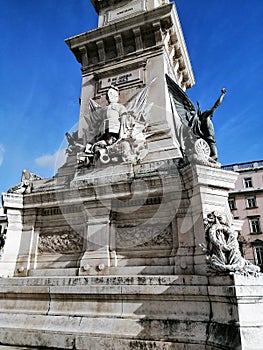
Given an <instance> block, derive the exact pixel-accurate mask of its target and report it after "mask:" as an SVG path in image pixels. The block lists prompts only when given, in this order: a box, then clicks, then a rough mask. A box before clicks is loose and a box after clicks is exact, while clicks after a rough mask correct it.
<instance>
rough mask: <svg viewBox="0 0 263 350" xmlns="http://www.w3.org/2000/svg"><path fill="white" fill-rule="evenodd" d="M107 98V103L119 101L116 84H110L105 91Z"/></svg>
mask: <svg viewBox="0 0 263 350" xmlns="http://www.w3.org/2000/svg"><path fill="white" fill-rule="evenodd" d="M107 100H108V102H109V103H116V102H118V101H119V89H118V88H117V87H116V86H111V87H110V88H109V90H108V91H107Z"/></svg>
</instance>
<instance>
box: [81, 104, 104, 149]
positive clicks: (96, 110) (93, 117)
mask: <svg viewBox="0 0 263 350" xmlns="http://www.w3.org/2000/svg"><path fill="white" fill-rule="evenodd" d="M88 110H89V114H88V116H84V120H85V122H86V124H87V128H85V129H83V131H84V134H85V136H86V140H85V141H86V142H91V143H93V142H94V141H95V138H96V136H98V134H99V130H100V126H101V124H102V121H103V120H104V117H105V111H106V110H105V107H102V106H100V105H99V104H98V103H97V102H95V101H94V100H92V99H90V100H89V109H88Z"/></svg>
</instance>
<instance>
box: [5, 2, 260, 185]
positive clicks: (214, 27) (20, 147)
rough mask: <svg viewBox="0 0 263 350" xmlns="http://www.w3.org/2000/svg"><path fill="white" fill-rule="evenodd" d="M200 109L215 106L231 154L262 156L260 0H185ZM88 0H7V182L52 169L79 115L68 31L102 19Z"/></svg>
mask: <svg viewBox="0 0 263 350" xmlns="http://www.w3.org/2000/svg"><path fill="white" fill-rule="evenodd" d="M176 4H177V10H178V12H179V16H180V20H181V24H182V28H183V32H184V35H185V40H186V43H187V47H188V51H189V55H190V59H191V62H192V66H193V70H194V74H195V79H196V85H195V86H194V87H193V88H192V89H191V90H188V91H187V94H188V95H189V97H190V98H191V99H192V101H193V102H195V101H196V100H199V101H200V103H201V107H202V109H206V108H209V107H211V106H212V104H213V103H214V102H215V100H216V99H217V97H218V95H219V93H220V90H221V88H222V87H226V89H227V90H228V92H227V95H226V97H225V100H224V102H223V104H222V105H221V106H220V108H219V109H218V110H217V111H216V112H215V114H214V125H215V130H216V135H217V144H218V149H219V161H220V162H221V163H223V164H229V163H235V162H246V161H251V160H258V159H262V158H263V155H262V148H263V147H262V146H263V141H262V127H263V121H262V119H263V118H262V109H261V104H262V102H261V101H263V89H262V75H263V69H262V68H263V67H262V56H263V48H262V42H263V38H262V32H263V30H262V17H263V1H262V0H177V1H176ZM96 26H97V16H96V13H95V11H94V9H93V7H92V5H91V4H90V1H89V0H64V1H61V0H37V1H35V0H23V1H21V0H0V30H1V33H2V37H1V46H0V116H1V136H0V192H3V191H6V190H7V189H8V188H10V187H11V186H13V185H15V184H17V183H19V181H20V176H21V172H22V170H23V169H28V170H29V171H31V172H34V173H36V174H38V175H40V176H43V177H49V176H52V175H53V174H54V159H55V158H56V154H57V151H58V150H59V149H60V148H61V144H62V143H63V141H64V140H65V138H64V134H65V132H66V131H69V130H71V129H72V127H74V125H76V123H77V121H78V117H79V104H78V98H79V96H80V90H81V71H80V65H79V63H78V62H77V61H76V60H75V58H74V56H73V54H72V53H71V52H70V50H69V48H68V47H67V45H66V44H65V42H64V39H66V38H68V37H70V36H73V35H76V34H79V33H82V32H85V31H88V30H90V29H93V28H96Z"/></svg>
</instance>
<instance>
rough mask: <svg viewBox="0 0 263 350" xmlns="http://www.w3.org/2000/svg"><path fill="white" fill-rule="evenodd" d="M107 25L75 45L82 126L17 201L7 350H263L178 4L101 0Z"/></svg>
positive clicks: (249, 272)
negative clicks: (195, 90)
mask: <svg viewBox="0 0 263 350" xmlns="http://www.w3.org/2000/svg"><path fill="white" fill-rule="evenodd" d="M92 3H93V5H94V7H95V9H96V10H97V12H98V15H99V24H98V28H97V29H95V30H92V31H89V32H86V33H83V34H80V35H77V36H75V37H71V38H69V39H67V40H66V43H67V45H68V46H69V48H70V49H71V51H72V52H73V54H74V56H75V57H76V59H77V60H78V62H79V63H80V64H81V71H82V92H81V108H80V118H79V125H78V130H76V131H74V132H73V133H69V132H68V133H66V139H67V141H68V147H67V150H66V153H67V160H66V162H65V164H64V165H63V166H62V167H61V168H60V169H59V170H58V172H57V174H56V175H55V176H54V177H53V178H50V179H43V178H41V177H39V176H38V175H35V174H32V173H30V172H29V171H27V170H24V171H23V173H22V178H21V183H20V184H18V185H16V186H14V187H12V188H11V189H10V190H9V191H8V192H7V193H5V194H3V207H4V210H5V213H6V215H7V220H8V226H7V229H6V230H5V234H4V235H3V234H1V257H0V275H1V276H2V278H1V279H0V295H1V304H0V312H1V318H0V325H1V330H0V344H3V345H6V346H10V347H11V348H12V347H14V346H26V347H31V348H50V349H79V350H80V349H83V350H84V349H85V350H86V349H90V350H91V349H92V350H93V349H96V350H102V349H106V348H107V349H116V350H117V349H119V350H123V349H183V348H184V349H193V350H195V349H210V350H212V349H245V350H249V349H250V350H256V349H261V348H262V346H261V344H260V341H261V337H260V335H261V334H262V331H263V318H262V314H263V312H262V311H263V303H262V300H263V299H262V295H263V278H262V276H261V275H260V274H259V271H258V268H257V266H254V265H252V264H250V263H249V262H248V261H246V260H245V259H244V258H243V257H242V255H241V253H240V250H239V245H238V231H239V230H240V228H241V225H242V223H241V222H239V221H236V220H233V219H232V217H231V213H230V210H229V208H228V201H227V198H228V191H229V190H231V189H233V188H234V182H235V180H236V174H235V173H231V172H229V171H224V170H221V169H220V164H219V163H218V161H217V150H216V145H215V135H214V130H213V125H212V124H211V115H212V113H213V112H214V110H215V109H216V108H217V107H218V106H219V104H220V103H221V102H222V99H223V97H224V95H225V93H226V91H225V90H224V89H222V93H221V95H220V97H219V99H218V100H217V101H216V103H215V105H214V106H213V107H212V108H211V109H210V110H208V111H205V112H201V110H200V107H199V106H198V109H197V110H196V109H195V107H194V106H193V104H192V102H191V101H190V100H189V98H188V97H187V95H186V93H185V90H186V89H187V88H190V87H191V86H192V85H193V84H194V76H193V72H192V68H191V64H190V60H189V56H188V52H187V48H186V44H185V41H184V37H183V33H182V29H181V26H180V22H179V18H178V15H177V12H176V8H175V5H174V3H170V2H169V1H168V0H164V1H162V0H108V1H99V0H93V1H92Z"/></svg>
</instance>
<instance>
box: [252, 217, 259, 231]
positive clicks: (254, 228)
mask: <svg viewBox="0 0 263 350" xmlns="http://www.w3.org/2000/svg"><path fill="white" fill-rule="evenodd" d="M249 225H250V232H251V233H261V228H260V221H259V217H254V218H250V219H249Z"/></svg>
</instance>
